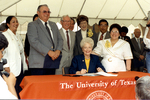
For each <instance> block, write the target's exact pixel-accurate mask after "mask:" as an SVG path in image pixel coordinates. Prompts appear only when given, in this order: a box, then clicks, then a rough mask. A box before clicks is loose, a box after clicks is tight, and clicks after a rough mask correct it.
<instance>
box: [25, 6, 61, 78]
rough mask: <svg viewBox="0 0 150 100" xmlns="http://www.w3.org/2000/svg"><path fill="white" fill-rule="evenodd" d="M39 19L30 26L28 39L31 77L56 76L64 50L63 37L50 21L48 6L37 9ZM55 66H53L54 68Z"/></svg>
mask: <svg viewBox="0 0 150 100" xmlns="http://www.w3.org/2000/svg"><path fill="white" fill-rule="evenodd" d="M37 14H38V16H39V18H38V19H37V20H36V21H34V22H31V23H29V24H28V31H27V35H28V39H29V43H30V54H29V68H30V71H31V75H49V74H55V69H56V68H55V67H54V65H53V64H54V63H55V64H56V67H57V68H58V67H59V63H60V53H61V50H62V45H63V44H62V43H63V40H62V37H61V35H60V32H59V30H58V27H57V25H56V24H55V23H54V22H51V21H48V19H49V17H50V10H49V8H48V6H47V5H40V6H39V7H38V9H37ZM52 65H53V66H52Z"/></svg>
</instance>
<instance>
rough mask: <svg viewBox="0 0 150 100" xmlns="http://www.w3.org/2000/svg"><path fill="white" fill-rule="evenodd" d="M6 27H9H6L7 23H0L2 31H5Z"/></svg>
mask: <svg viewBox="0 0 150 100" xmlns="http://www.w3.org/2000/svg"><path fill="white" fill-rule="evenodd" d="M5 29H7V28H6V23H2V24H1V25H0V31H4V30H5Z"/></svg>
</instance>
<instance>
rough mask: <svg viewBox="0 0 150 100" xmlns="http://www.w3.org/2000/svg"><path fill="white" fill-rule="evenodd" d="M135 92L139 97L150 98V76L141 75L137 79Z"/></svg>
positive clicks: (143, 99)
mask: <svg viewBox="0 0 150 100" xmlns="http://www.w3.org/2000/svg"><path fill="white" fill-rule="evenodd" d="M135 92H136V97H137V98H138V99H141V100H149V99H150V76H144V77H141V78H139V79H138V80H137V81H136V86H135Z"/></svg>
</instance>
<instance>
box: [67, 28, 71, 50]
mask: <svg viewBox="0 0 150 100" xmlns="http://www.w3.org/2000/svg"><path fill="white" fill-rule="evenodd" d="M66 36H67V44H68V49H69V50H70V45H69V35H68V31H66Z"/></svg>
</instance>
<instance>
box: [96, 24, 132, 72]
mask: <svg viewBox="0 0 150 100" xmlns="http://www.w3.org/2000/svg"><path fill="white" fill-rule="evenodd" d="M109 30H110V37H111V38H110V39H106V40H102V41H99V42H98V43H97V47H95V48H94V50H93V53H95V54H97V55H100V56H101V57H103V59H102V61H101V62H102V65H103V66H104V67H105V69H106V71H107V72H118V71H126V70H130V69H131V59H132V58H133V56H132V52H131V48H130V45H129V43H128V42H126V41H124V40H122V39H118V37H119V36H120V32H121V26H120V25H118V24H112V25H111V26H110V29H109ZM124 59H125V60H126V64H125V61H124Z"/></svg>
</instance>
